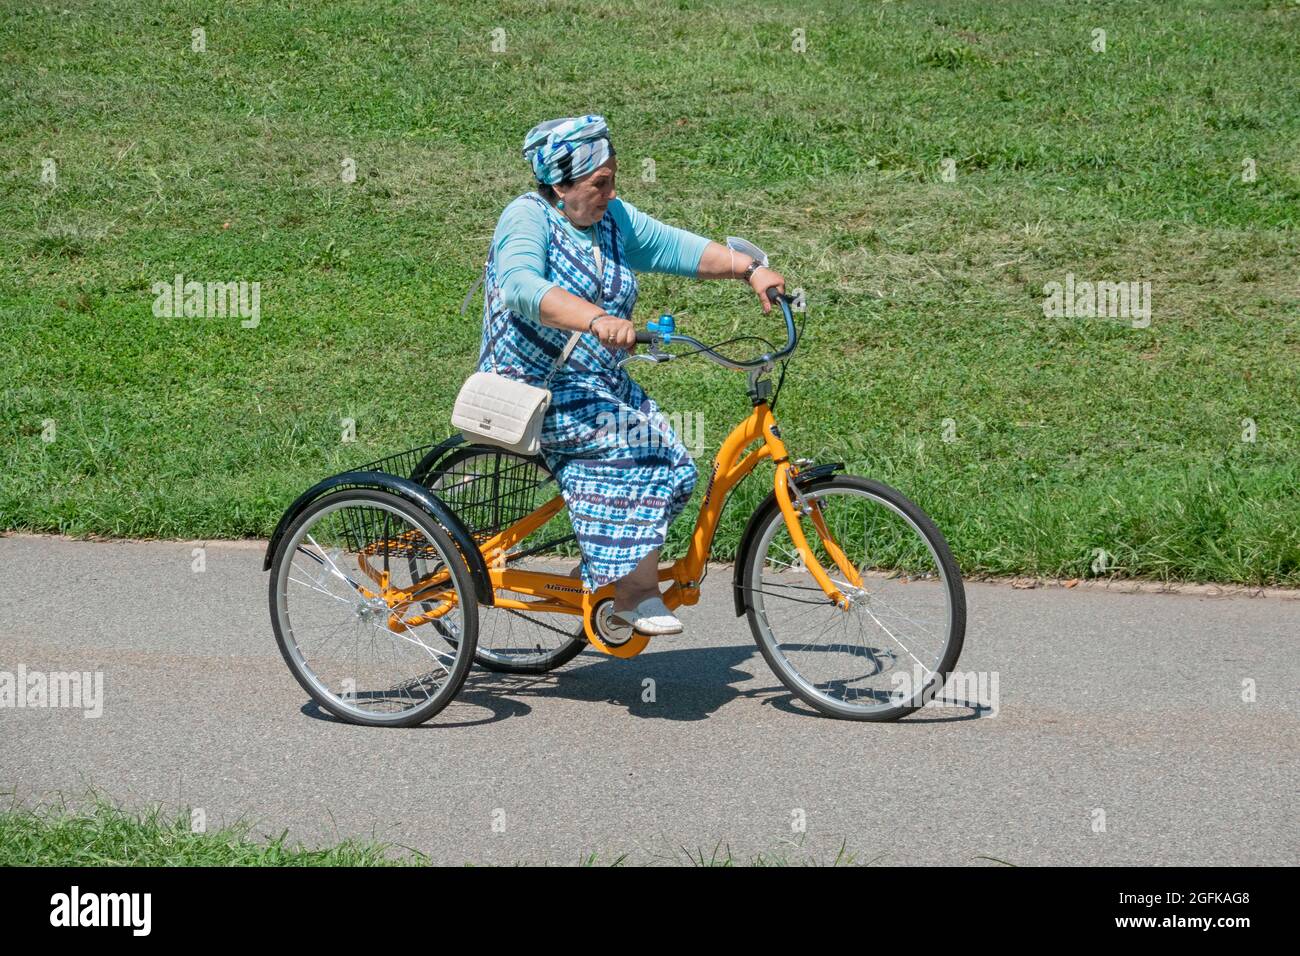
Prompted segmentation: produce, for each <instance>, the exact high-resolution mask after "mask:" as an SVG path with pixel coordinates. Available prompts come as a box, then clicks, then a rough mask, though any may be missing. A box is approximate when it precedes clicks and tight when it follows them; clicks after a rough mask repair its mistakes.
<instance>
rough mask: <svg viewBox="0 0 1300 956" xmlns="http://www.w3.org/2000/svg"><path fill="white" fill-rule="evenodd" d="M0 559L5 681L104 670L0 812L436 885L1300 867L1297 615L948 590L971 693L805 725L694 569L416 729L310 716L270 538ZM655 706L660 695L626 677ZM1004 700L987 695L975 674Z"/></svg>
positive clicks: (806, 714) (13, 772) (2, 548)
mask: <svg viewBox="0 0 1300 956" xmlns="http://www.w3.org/2000/svg"><path fill="white" fill-rule="evenodd" d="M199 544H200V542H81V541H72V540H68V539H64V538H56V537H42V536H28V535H13V536H9V537H6V538H0V672H9V673H12V674H16V673H18V670H19V668H22V669H24V670H25V671H26V672H28V673H30V672H46V673H48V672H52V671H73V670H75V671H84V672H100V673H102V675H103V696H102V713H101V714H100V716H98V717H87V716H84V713H83V711H82V710H78V709H72V708H49V707H39V706H31V707H22V708H19V707H0V790H3V791H12V792H14V793H16V794H17V796H18V799H19V800H21V801H22V802H24V803H28V804H37V803H42V802H48V801H50V800H54V799H58V798H60V797H62V798H64V799H68V800H72V801H74V802H75V801H77V800H79V799H82V798H83V797H84V796H85V795H86V794H87V793H88V792H89V790H90V789H91V788H94V789H95V790H97V791H98V792H100V793H102V794H104V795H105V796H108V797H109V798H111V799H113V800H115V801H118V802H120V803H122V804H124V805H126V806H129V807H140V806H144V805H152V804H162V805H163V806H164V807H166V808H172V809H174V808H179V807H182V806H187V807H195V808H201V809H202V810H203V811H204V813H205V814H206V818H207V822H208V826H209V827H210V828H211V827H214V826H219V825H221V824H222V823H227V822H233V821H236V820H241V821H244V822H246V823H251V824H253V827H254V833H255V834H276V835H278V834H279V833H280V832H281V831H283V830H285V829H287V830H288V831H289V835H290V838H291V839H296V840H301V841H302V842H304V843H307V844H309V845H317V844H321V843H328V842H333V841H336V840H338V839H340V838H343V837H360V838H366V839H377V840H383V841H386V842H389V843H392V844H396V845H399V846H406V847H411V848H414V849H418V850H420V851H421V852H423V853H425V854H427V855H428V856H429V857H430V858H431V859H432V860H433V861H434V862H437V863H445V864H462V863H516V862H527V863H553V864H568V863H575V862H578V861H579V860H580V859H582V858H583V857H586V856H590V855H591V854H595V859H596V861H597V862H613V861H614V860H616V859H618V858H620V857H623V858H624V859H625V862H627V863H671V862H677V863H685V862H687V860H688V858H697V859H698V858H699V857H700V856H701V855H702V856H703V858H704V859H705V860H709V859H711V858H723V857H727V856H730V858H731V859H733V860H735V861H736V862H738V863H746V862H751V861H754V860H755V859H758V858H762V859H764V860H773V861H784V862H787V863H810V862H811V863H822V864H828V863H832V862H834V861H836V859H837V858H839V859H840V860H841V862H850V861H851V862H855V863H872V862H874V863H880V864H956V865H970V864H975V865H1000V863H1001V862H1005V863H1013V864H1062V865H1075V864H1119V865H1126V864H1149V863H1153V864H1171V865H1172V864H1181V865H1222V864H1285V865H1294V864H1296V863H1297V858H1298V855H1300V854H1298V852H1297V848H1298V847H1300V824H1298V823H1297V820H1298V819H1300V817H1298V815H1297V790H1298V789H1300V788H1298V786H1297V784H1298V783H1300V772H1298V771H1297V751H1298V750H1300V721H1298V719H1297V718H1298V716H1300V693H1297V691H1300V655H1298V654H1297V650H1298V649H1300V642H1298V641H1297V637H1298V636H1300V600H1296V599H1295V598H1294V597H1291V596H1286V595H1276V594H1275V595H1269V596H1246V595H1236V596H1210V595H1207V594H1201V593H1194V594H1168V593H1128V592H1127V591H1126V590H1125V589H1122V588H1119V589H1116V588H1112V589H1103V588H1099V587H1086V586H1084V587H1076V588H1073V589H1067V588H1063V587H1040V588H1030V589H1019V588H1013V587H1010V586H1008V585H1007V584H993V583H986V584H968V585H967V599H968V604H969V609H970V620H969V626H968V629H967V639H966V647H965V651H964V653H963V654H962V658H961V660H960V662H959V664H958V667H959V669H960V670H962V671H966V672H971V673H974V674H982V675H984V676H985V681H986V682H985V685H984V688H985V693H984V696H983V699H979V698H977V699H975V700H972V699H969V695H967V697H966V698H958V699H953V698H951V697H949V698H948V699H946V700H945V701H944V702H943V703H942V704H940V705H937V706H930V707H926V708H924V709H923V710H922V711H919V712H918V713H917V714H915V715H913V716H912V717H910V718H908V719H906V720H903V721H900V722H898V723H893V724H871V723H855V722H847V721H837V720H831V719H827V718H824V717H821V716H819V715H817V714H816V713H815V712H814V711H812V710H811V709H810V708H809V707H807V706H806V705H805V704H803V703H802V702H801V701H799V700H798V699H797V698H794V697H793V696H792V695H791V694H790V693H789V692H788V691H787V690H786V689H785V687H784V686H783V685H782V684H781V683H780V682H779V681H778V680H777V679H776V677H775V676H774V675H773V674H772V673H771V671H770V670H769V669H768V667H767V665H766V663H765V662H764V660H763V658H762V657H761V655H760V654H759V653H758V650H757V647H756V646H755V644H754V641H753V639H752V637H751V635H750V632H749V628H748V626H747V624H746V622H745V620H744V619H743V618H736V617H735V616H734V614H733V611H732V608H731V594H730V590H731V589H730V587H729V584H730V580H731V569H730V568H729V567H722V566H718V567H714V568H713V569H712V570H711V574H710V579H709V580H708V581H707V582H706V584H705V586H704V597H703V600H702V601H701V603H700V604H699V605H697V606H695V607H693V608H687V609H683V611H682V612H681V614H682V618H683V621H684V622H685V623H686V625H687V633H686V634H685V635H682V636H680V637H670V638H657V639H655V640H654V641H652V643H651V646H650V647H649V648H648V649H647V650H646V651H645V652H644V653H643V654H642V655H641V656H639V657H637V658H635V659H632V660H628V661H622V660H615V659H612V658H607V657H604V656H603V655H600V654H598V653H596V652H595V651H592V650H590V649H588V650H585V651H584V652H583V653H582V654H580V655H579V656H578V657H577V658H575V659H574V660H573V661H572V662H571V663H569V664H567V665H565V666H564V667H563V668H561V669H559V670H557V671H555V672H552V673H550V674H546V675H543V676H540V677H512V676H503V675H498V674H493V673H490V672H488V671H485V670H482V669H478V668H476V669H475V670H474V671H473V672H471V674H470V677H469V679H468V681H467V682H466V684H465V687H464V689H463V690H462V692H461V694H460V695H459V697H458V698H457V699H456V701H455V702H453V703H452V704H451V705H450V706H449V707H448V708H447V709H445V710H444V711H443V712H442V713H441V714H439V715H438V716H437V717H435V718H434V719H433V720H432V721H430V722H429V723H427V724H425V725H422V726H419V727H415V728H410V729H373V728H365V727H357V726H353V725H349V724H345V723H341V722H339V721H337V720H335V719H333V718H332V717H330V715H328V714H327V713H324V712H322V711H320V710H319V709H318V708H317V707H316V706H315V705H314V704H313V703H312V702H311V700H310V698H308V697H307V695H306V694H305V693H304V692H303V691H302V689H301V688H300V687H299V686H298V684H297V682H296V681H295V680H294V679H293V677H292V675H291V674H290V673H289V671H288V669H287V668H286V667H285V664H284V662H283V660H282V659H281V657H280V654H279V651H278V649H277V647H276V644H275V639H274V636H273V634H272V631H271V626H270V621H269V618H268V613H267V602H266V590H267V575H266V574H265V573H264V572H263V571H262V570H261V564H262V555H263V549H264V547H265V545H264V543H261V542H251V541H250V542H210V543H206V545H205V555H204V562H205V563H204V570H203V571H202V572H201V573H199V572H196V571H195V570H193V567H194V565H193V562H194V558H193V552H192V549H193V548H195V547H196V546H198V545H199ZM647 677H650V678H653V679H654V681H655V687H656V694H655V700H654V701H653V702H645V701H643V699H642V698H643V693H642V691H643V686H644V684H643V681H644V679H645V678H647ZM994 680H996V684H993V683H992V681H994Z"/></svg>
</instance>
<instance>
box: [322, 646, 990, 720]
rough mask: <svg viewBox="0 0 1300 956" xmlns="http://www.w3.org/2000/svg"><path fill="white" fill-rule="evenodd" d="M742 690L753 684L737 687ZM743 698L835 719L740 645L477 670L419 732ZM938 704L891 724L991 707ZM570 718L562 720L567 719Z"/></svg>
mask: <svg viewBox="0 0 1300 956" xmlns="http://www.w3.org/2000/svg"><path fill="white" fill-rule="evenodd" d="M745 668H748V669H745ZM751 671H752V673H751ZM743 684H752V685H753V686H740V685H743ZM742 698H748V699H752V700H757V701H758V702H759V703H760V704H761V705H762V706H765V707H772V708H773V709H775V710H779V711H781V712H783V713H787V714H790V715H792V716H797V717H813V718H819V719H822V720H835V719H836V718H833V717H829V716H827V715H825V714H822V713H820V712H819V711H817V710H815V709H814V708H813V707H812V706H810V705H809V704H806V703H805V702H804V701H802V700H800V699H798V698H797V697H795V696H794V695H793V694H792V693H791V692H790V690H789V689H788V688H787V687H786V686H785V685H784V684H782V683H781V682H780V680H779V679H778V678H777V677H776V675H775V674H773V673H772V672H771V670H770V669H769V668H768V666H767V662H766V661H765V660H764V659H763V657H762V655H761V654H760V653H759V652H758V650H757V648H755V647H754V645H752V644H750V645H744V644H740V645H735V646H730V647H682V648H676V649H673V650H661V651H654V652H651V653H643V654H641V655H638V656H637V657H634V658H630V659H628V660H621V659H619V658H613V657H607V656H605V655H603V654H601V653H600V652H598V651H596V650H593V649H592V648H584V650H583V651H582V653H581V654H579V655H578V656H577V657H575V658H574V659H573V660H572V661H570V662H569V663H568V664H565V665H563V666H561V667H559V668H556V669H555V670H553V671H549V672H547V673H543V674H503V673H499V672H496V671H490V670H487V669H486V668H484V667H482V666H481V665H478V664H475V665H474V667H473V669H472V670H471V671H470V673H469V676H468V677H467V678H466V680H465V684H464V686H462V687H461V690H460V693H459V694H457V695H456V698H455V700H453V701H452V702H451V703H450V704H448V705H447V707H446V709H445V710H443V711H442V712H441V713H439V714H437V715H435V716H434V717H432V718H430V719H429V720H428V721H427V722H426V723H423V724H419V725H417V727H420V728H425V729H431V730H432V729H448V730H449V729H453V728H458V727H474V726H483V725H487V724H494V723H497V722H499V721H502V720H507V719H510V718H516V717H525V716H529V715H531V714H532V713H533V711H534V710H535V709H536V708H535V704H539V703H540V704H541V706H543V707H545V702H547V701H551V700H554V701H556V702H566V701H567V702H574V703H579V702H580V703H589V704H610V705H614V706H617V707H620V708H622V709H624V710H626V711H627V713H628V714H629V715H631V716H633V717H641V718H645V719H654V720H672V721H699V720H708V719H709V718H710V717H711V716H712V715H713V713H714V712H715V711H717V710H719V709H721V708H722V707H723V706H725V705H727V704H729V703H731V702H732V701H735V700H739V699H742ZM936 704H938V705H939V706H937V707H936V706H935V705H931V706H928V707H925V708H923V709H921V710H919V711H916V712H915V713H913V714H910V715H908V716H907V717H904V718H903V719H902V720H900V721H898V722H897V723H898V724H899V725H900V726H904V725H908V724H914V725H920V726H924V725H928V724H936V723H951V722H954V721H965V720H976V719H979V718H981V717H984V716H988V714H989V708H988V707H986V706H983V705H981V704H979V703H972V702H969V701H964V700H959V699H956V698H953V697H945V696H943V695H940V697H939V698H938V699H937V701H936ZM471 709H472V710H476V711H486V712H487V713H486V714H485V715H484V716H475V717H473V718H467V717H466V715H465V711H466V710H471ZM301 712H302V713H303V714H304V715H305V716H308V717H311V718H313V719H316V720H323V721H327V722H333V723H346V721H342V720H340V719H339V718H337V717H335V716H334V715H333V714H330V713H329V712H328V711H325V710H324V709H322V708H321V707H319V706H318V705H317V704H316V703H315V701H307V702H306V703H305V704H304V705H303V707H302V708H301ZM570 716H571V715H569V714H566V715H565V717H566V719H568V718H569V717H570Z"/></svg>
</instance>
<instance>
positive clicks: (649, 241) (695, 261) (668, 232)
mask: <svg viewBox="0 0 1300 956" xmlns="http://www.w3.org/2000/svg"><path fill="white" fill-rule="evenodd" d="M609 208H610V210H611V211H612V212H613V214H614V217H615V219H616V221H617V222H618V227H619V229H620V230H621V231H622V233H623V255H624V257H625V258H626V261H627V264H628V265H629V266H630V267H631V268H632V269H634V270H635V271H637V272H667V273H669V274H671V275H678V276H690V277H692V278H694V277H695V275H696V273H697V272H698V271H699V267H700V258H701V257H702V256H703V255H704V250H705V248H706V247H707V246H708V244H709V242H710V240H709V239H707V238H705V237H704V236H699V235H696V234H695V233H693V232H690V231H689V230H686V229H679V228H677V227H676V226H670V225H668V224H667V223H663V222H660V221H659V220H658V219H655V218H653V217H651V216H647V215H646V214H645V213H643V212H642V211H641V210H639V209H637V208H636V206H633V205H632V204H631V203H629V202H624V201H623V200H622V199H615V200H614V201H613V202H611V203H610V204H609Z"/></svg>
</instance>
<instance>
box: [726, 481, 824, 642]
mask: <svg viewBox="0 0 1300 956" xmlns="http://www.w3.org/2000/svg"><path fill="white" fill-rule="evenodd" d="M843 470H844V463H843V462H838V461H837V462H835V463H833V464H827V465H816V466H814V467H812V468H804V469H801V470H800V472H799V474H797V475H795V476H794V483H795V487H797V488H798V489H799V490H800V491H804V490H811V489H812V488H814V487H815V486H816V485H817V484H819V483H820V482H822V481H825V480H826V479H827V478H830V477H831V476H832V475H834V474H835V472H837V471H843ZM780 510H781V505H780V504H778V503H777V500H776V492H775V491H769V492H768V493H767V497H766V498H764V499H763V502H762V504H760V505H759V506H758V507H757V508H755V509H754V513H753V514H752V515H750V516H749V523H748V524H746V525H745V531H744V533H743V534H742V535H741V536H740V544H739V545H737V546H736V564H735V566H734V568H733V569H732V574H733V575H734V577H733V578H732V581H731V590H732V596H733V597H734V598H735V601H736V617H742V616H744V613H745V585H744V583H743V582H744V580H745V579H746V578H747V577H749V549H750V548H751V547H752V546H753V544H754V538H755V537H756V536H757V535H758V529H759V528H761V527H762V526H763V525H765V524H766V523H767V521H768V519H769V518H770V517H771V515H772V512H774V511H780Z"/></svg>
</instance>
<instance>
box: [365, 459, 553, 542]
mask: <svg viewBox="0 0 1300 956" xmlns="http://www.w3.org/2000/svg"><path fill="white" fill-rule="evenodd" d="M440 447H441V446H440V445H437V444H432V445H421V446H418V447H416V448H410V449H407V450H406V451H402V452H397V453H396V454H393V455H388V456H386V457H384V458H380V459H377V460H375V461H372V462H369V463H368V464H365V465H362V466H360V467H359V468H356V469H353V470H355V471H378V472H383V473H385V474H390V475H398V476H400V477H402V478H409V479H411V480H412V481H415V482H417V483H419V484H421V485H423V486H425V487H426V488H428V489H429V490H430V491H432V492H434V494H436V495H437V496H438V498H439V499H440V500H441V501H442V502H443V503H444V504H445V505H447V507H448V508H450V509H451V511H452V512H453V513H454V514H455V515H456V517H457V518H459V519H460V520H461V522H463V523H464V525H465V527H466V529H467V530H468V531H469V533H470V535H471V536H472V537H473V538H474V539H475V540H476V541H479V542H482V541H486V540H487V539H489V538H491V537H492V536H493V535H495V534H497V533H498V532H500V531H502V530H504V529H505V528H508V527H510V526H511V525H512V524H514V523H515V522H517V521H520V520H521V519H523V518H525V517H527V516H528V515H529V514H531V513H532V512H533V511H535V510H537V509H538V508H540V507H541V506H542V505H544V504H546V503H547V502H548V501H550V500H551V499H552V498H554V497H555V496H556V495H558V494H559V493H560V488H559V484H558V483H557V482H556V481H555V479H554V478H553V477H552V476H551V474H550V472H549V471H547V469H546V466H545V464H544V463H543V462H542V460H541V459H540V458H538V457H536V456H534V457H525V456H522V455H518V454H515V453H514V452H510V451H507V450H505V449H503V448H495V447H493V446H488V445H456V446H452V447H450V448H443V449H442V453H441V454H439V455H436V456H430V452H432V451H433V450H434V449H436V448H440ZM572 539H573V528H572V526H571V525H570V523H569V521H568V518H567V517H564V516H563V515H559V516H557V517H556V518H554V519H552V520H551V522H549V523H548V524H547V525H546V526H545V527H543V528H542V529H540V530H539V531H537V532H534V534H533V535H531V536H529V538H528V539H527V550H528V551H529V552H530V553H531V552H534V551H543V550H548V549H550V548H552V547H554V546H557V545H559V544H561V543H563V542H565V541H568V540H572Z"/></svg>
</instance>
